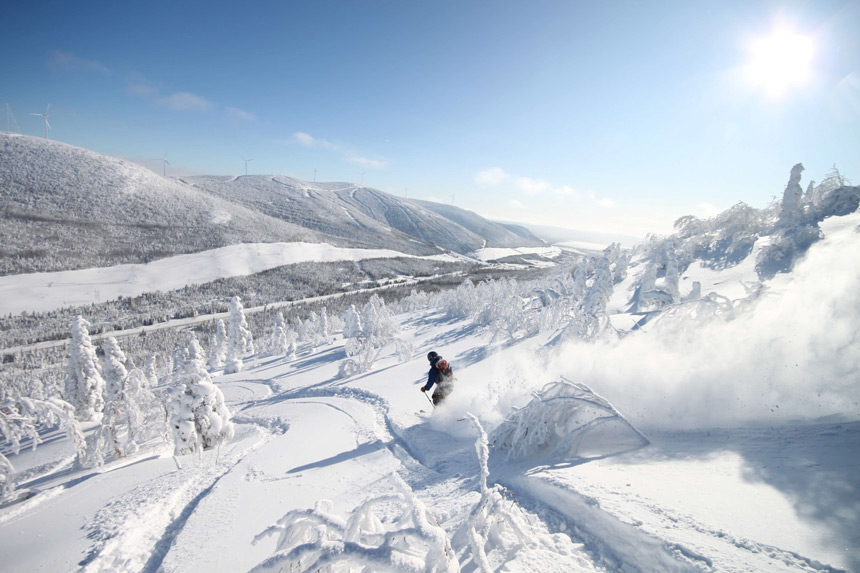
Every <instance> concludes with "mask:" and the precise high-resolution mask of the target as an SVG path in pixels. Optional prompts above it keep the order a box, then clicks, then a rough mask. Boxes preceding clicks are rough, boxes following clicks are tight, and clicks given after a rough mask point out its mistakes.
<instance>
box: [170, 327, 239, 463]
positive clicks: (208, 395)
mask: <svg viewBox="0 0 860 573" xmlns="http://www.w3.org/2000/svg"><path fill="white" fill-rule="evenodd" d="M187 355H188V359H187V360H186V362H185V363H184V364H182V365H181V367H180V369H179V370H178V377H177V383H176V386H175V387H174V388H173V389H172V390H171V393H172V396H171V399H170V427H171V429H172V430H173V438H174V444H175V450H174V451H175V454H176V455H183V454H188V453H193V452H200V451H202V450H207V449H211V448H215V447H217V446H219V445H220V444H221V443H223V442H225V441H227V440H229V439H230V438H232V437H233V435H234V429H233V422H231V421H230V418H231V416H230V411H229V410H228V409H227V405H226V404H225V401H224V395H223V394H222V393H221V390H220V389H219V388H218V387H217V386H215V384H213V383H212V379H211V378H210V377H209V372H207V370H206V367H205V358H204V355H203V349H202V348H201V347H200V344H199V343H198V342H197V337H196V336H194V332H193V331H189V332H188V347H187Z"/></svg>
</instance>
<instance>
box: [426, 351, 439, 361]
mask: <svg viewBox="0 0 860 573" xmlns="http://www.w3.org/2000/svg"><path fill="white" fill-rule="evenodd" d="M438 356H439V355H438V354H436V352H434V351H432V350H431V351H430V352H429V353H428V354H427V360H433V359H434V358H436V357H438Z"/></svg>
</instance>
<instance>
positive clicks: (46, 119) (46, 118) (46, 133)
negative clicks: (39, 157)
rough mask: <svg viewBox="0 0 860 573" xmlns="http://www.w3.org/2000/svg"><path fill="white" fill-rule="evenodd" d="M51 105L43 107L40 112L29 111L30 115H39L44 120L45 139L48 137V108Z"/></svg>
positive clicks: (49, 125)
mask: <svg viewBox="0 0 860 573" xmlns="http://www.w3.org/2000/svg"><path fill="white" fill-rule="evenodd" d="M50 107H51V104H48V106H47V107H46V108H45V111H43V112H42V113H31V114H30V115H35V116H37V117H41V118H42V119H44V120H45V139H48V130H49V129H50V128H51V124H50V123H48V109H49V108H50Z"/></svg>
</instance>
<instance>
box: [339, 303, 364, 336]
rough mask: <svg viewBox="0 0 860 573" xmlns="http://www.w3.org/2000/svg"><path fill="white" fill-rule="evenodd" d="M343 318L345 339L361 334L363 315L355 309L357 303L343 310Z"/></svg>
mask: <svg viewBox="0 0 860 573" xmlns="http://www.w3.org/2000/svg"><path fill="white" fill-rule="evenodd" d="M341 318H342V319H343V337H344V338H345V339H350V338H357V337H358V336H359V335H360V334H361V316H360V315H359V314H358V311H357V310H355V305H354V304H351V305H349V308H348V309H346V310H345V311H343V314H342V315H341Z"/></svg>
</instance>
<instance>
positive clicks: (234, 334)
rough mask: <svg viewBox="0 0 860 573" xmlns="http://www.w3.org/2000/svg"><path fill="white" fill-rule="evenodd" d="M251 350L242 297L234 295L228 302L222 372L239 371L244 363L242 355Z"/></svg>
mask: <svg viewBox="0 0 860 573" xmlns="http://www.w3.org/2000/svg"><path fill="white" fill-rule="evenodd" d="M253 352H254V337H253V336H252V335H251V331H250V330H248V321H247V320H245V310H244V308H243V307H242V299H240V298H239V297H238V296H234V297H233V300H232V301H231V302H230V319H229V322H228V324H227V363H226V366H225V367H224V373H225V374H234V373H236V372H240V371H241V370H242V366H243V365H244V362H243V361H242V356H244V355H245V354H248V353H253Z"/></svg>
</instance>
